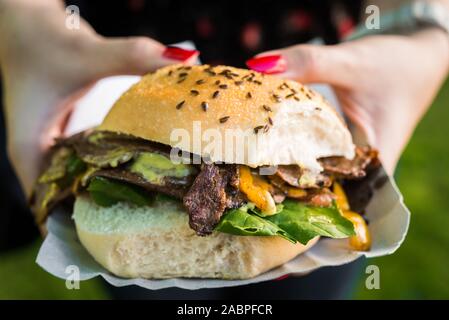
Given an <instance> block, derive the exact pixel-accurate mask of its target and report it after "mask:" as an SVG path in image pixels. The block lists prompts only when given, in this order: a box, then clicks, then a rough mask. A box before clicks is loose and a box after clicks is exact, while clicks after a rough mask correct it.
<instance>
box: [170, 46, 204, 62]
mask: <svg viewBox="0 0 449 320" xmlns="http://www.w3.org/2000/svg"><path fill="white" fill-rule="evenodd" d="M199 53H200V52H199V51H198V50H186V49H182V48H178V47H167V48H165V50H164V53H163V54H162V56H163V57H164V58H167V59H172V60H179V61H186V60H188V59H190V58H191V57H193V56H194V55H198V54H199Z"/></svg>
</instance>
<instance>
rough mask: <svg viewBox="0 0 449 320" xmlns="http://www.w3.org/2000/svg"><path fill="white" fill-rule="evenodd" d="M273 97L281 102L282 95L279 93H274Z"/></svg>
mask: <svg viewBox="0 0 449 320" xmlns="http://www.w3.org/2000/svg"><path fill="white" fill-rule="evenodd" d="M273 99H274V100H275V101H276V102H281V97H280V96H279V95H277V94H273Z"/></svg>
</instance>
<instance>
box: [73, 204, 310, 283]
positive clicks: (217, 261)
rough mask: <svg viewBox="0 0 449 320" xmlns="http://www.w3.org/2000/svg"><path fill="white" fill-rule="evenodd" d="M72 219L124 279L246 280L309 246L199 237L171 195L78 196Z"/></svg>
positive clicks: (84, 241) (91, 248) (96, 253)
mask: <svg viewBox="0 0 449 320" xmlns="http://www.w3.org/2000/svg"><path fill="white" fill-rule="evenodd" d="M73 219H74V220H75V224H76V230H77V233H78V237H79V239H80V241H81V243H82V244H83V246H84V247H85V248H86V249H87V250H88V251H89V253H90V254H91V255H92V256H93V257H94V258H95V260H96V261H97V262H99V263H100V264H101V265H102V266H103V267H105V268H106V269H107V270H109V271H110V272H112V273H113V274H115V275H117V276H120V277H124V278H147V279H163V278H173V277H188V278H221V279H247V278H251V277H254V276H257V275H259V274H261V273H263V272H265V271H267V270H270V269H272V268H274V267H277V266H279V265H282V264H284V263H285V262H287V261H289V260H291V259H293V258H294V257H296V256H297V255H298V254H300V253H302V252H304V251H306V250H307V249H309V248H310V247H311V246H312V245H313V244H315V243H316V241H317V240H318V237H317V238H314V239H312V240H311V241H309V243H308V244H307V245H302V244H299V243H298V244H292V243H290V242H288V241H287V240H284V239H282V238H280V237H250V236H233V235H230V234H225V233H221V232H214V233H213V234H212V235H210V236H207V237H200V236H197V235H196V234H195V232H194V231H193V230H192V229H190V227H189V224H188V215H187V214H186V213H185V211H184V209H183V208H182V206H181V205H180V204H179V203H177V202H175V201H172V200H164V201H158V202H157V203H154V204H153V205H152V206H146V207H136V206H133V205H129V204H127V203H118V204H116V205H114V206H112V207H107V208H106V207H100V206H98V205H96V204H95V203H94V202H92V201H91V200H90V199H89V198H88V197H78V198H77V199H76V202H75V208H74V214H73Z"/></svg>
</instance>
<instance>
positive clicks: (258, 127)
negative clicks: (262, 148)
mask: <svg viewBox="0 0 449 320" xmlns="http://www.w3.org/2000/svg"><path fill="white" fill-rule="evenodd" d="M261 129H263V126H257V127H254V133H255V134H257V133H258V132H259V130H261Z"/></svg>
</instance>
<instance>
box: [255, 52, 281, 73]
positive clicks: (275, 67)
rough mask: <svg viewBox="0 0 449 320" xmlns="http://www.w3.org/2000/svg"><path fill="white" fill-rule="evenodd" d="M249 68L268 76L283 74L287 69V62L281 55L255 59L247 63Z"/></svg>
mask: <svg viewBox="0 0 449 320" xmlns="http://www.w3.org/2000/svg"><path fill="white" fill-rule="evenodd" d="M246 65H247V66H248V68H250V69H252V70H254V71H259V72H262V73H266V74H273V73H281V72H284V71H285V70H286V69H287V62H286V61H285V59H284V58H283V57H282V55H280V54H276V55H272V56H263V57H255V58H252V59H249V60H247V61H246Z"/></svg>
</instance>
